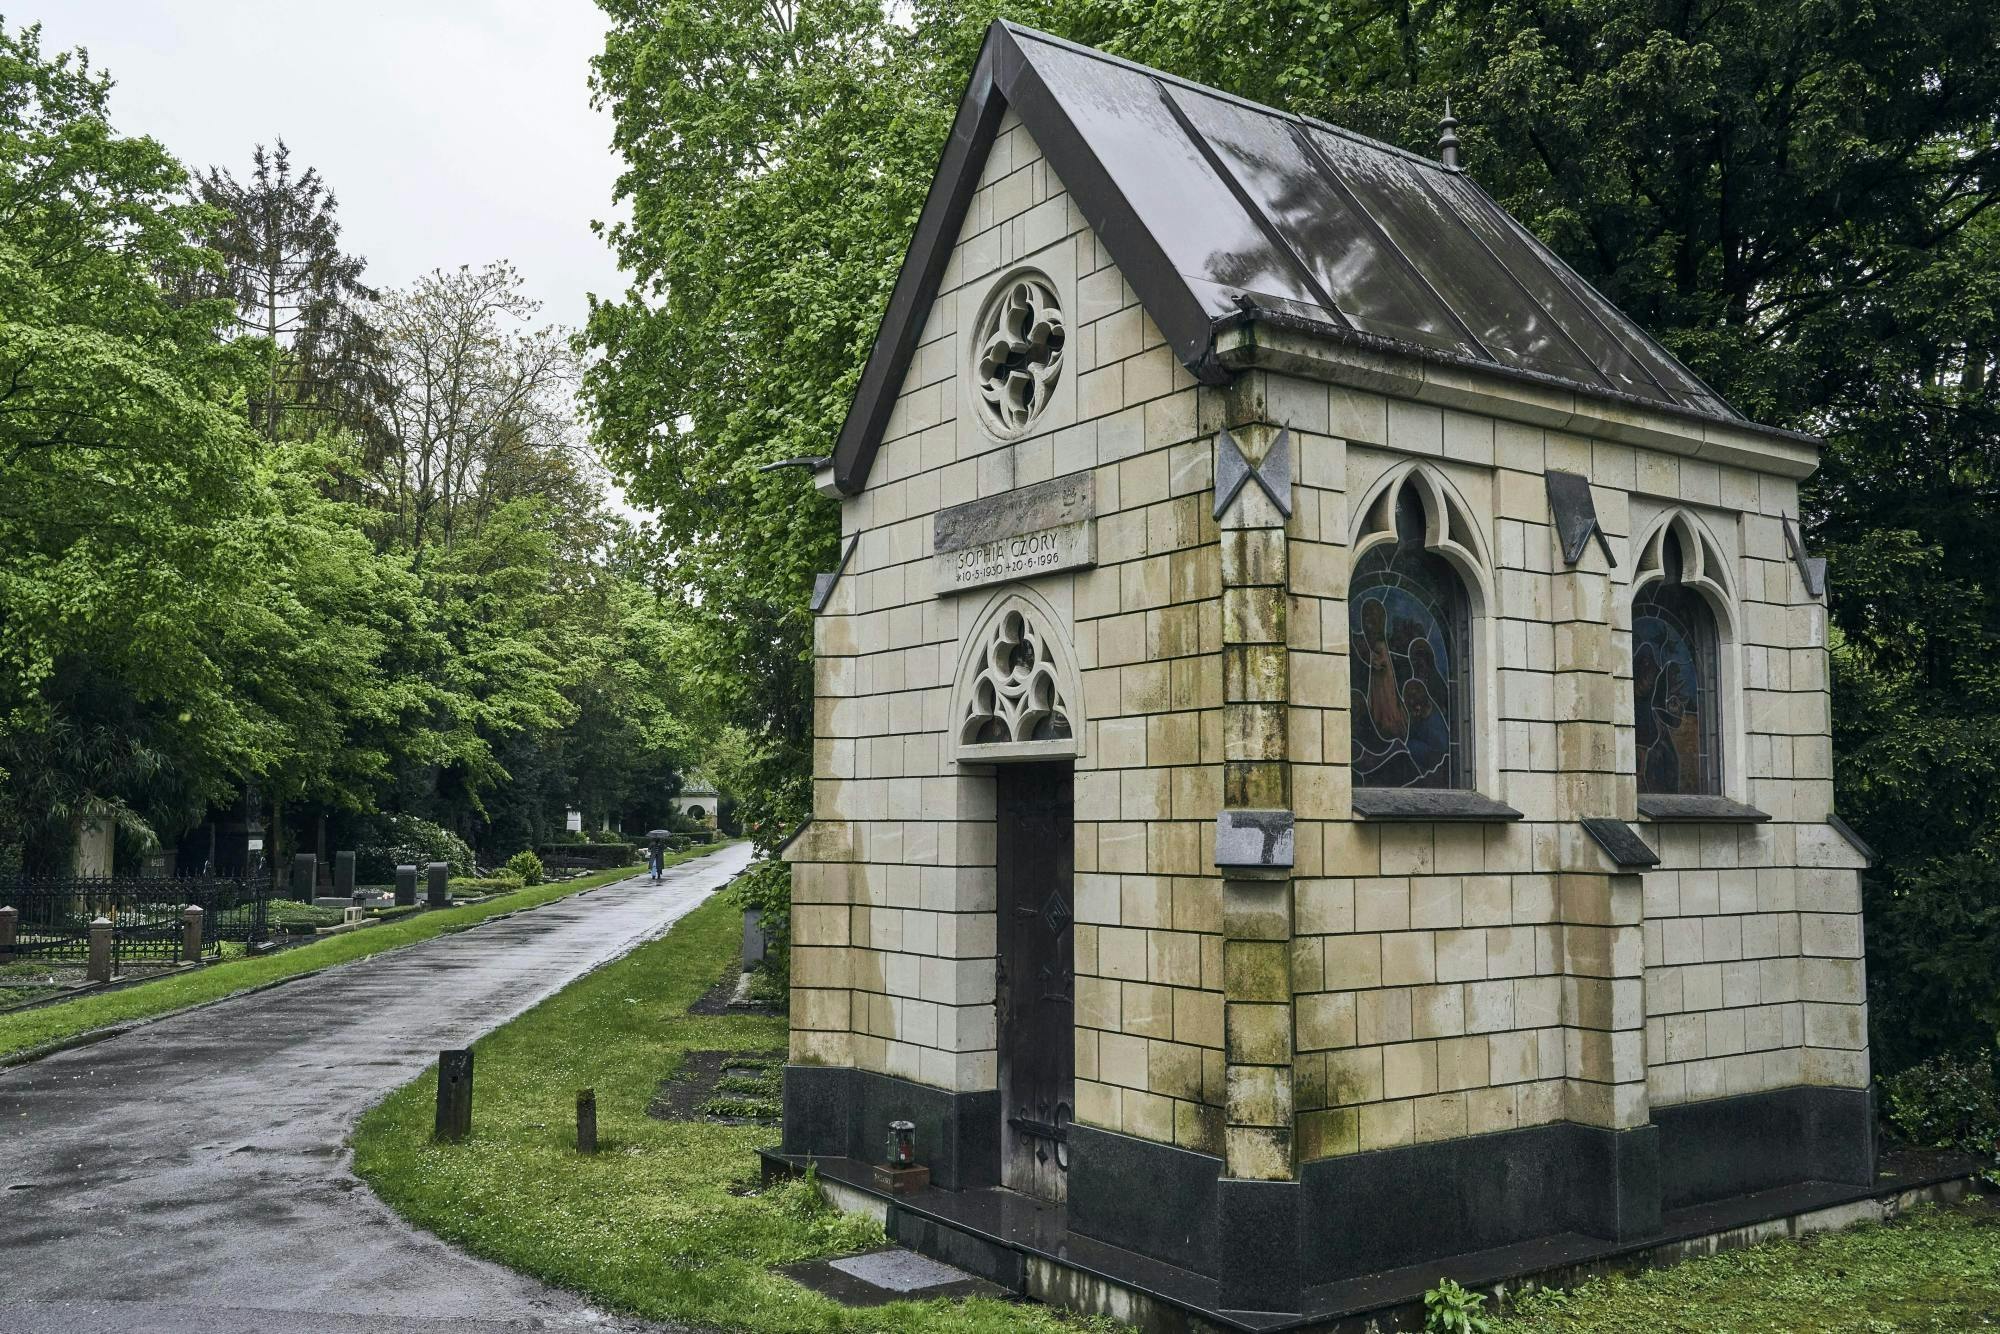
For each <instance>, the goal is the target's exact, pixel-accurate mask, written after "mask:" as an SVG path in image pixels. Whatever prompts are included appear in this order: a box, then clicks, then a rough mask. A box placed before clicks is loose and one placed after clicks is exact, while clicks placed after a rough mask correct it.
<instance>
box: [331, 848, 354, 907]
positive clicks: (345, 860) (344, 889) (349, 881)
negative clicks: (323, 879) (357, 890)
mask: <svg viewBox="0 0 2000 1334" xmlns="http://www.w3.org/2000/svg"><path fill="white" fill-rule="evenodd" d="M333 892H334V893H336V894H338V895H339V896H340V897H341V898H344V899H351V898H353V897H354V854H353V853H351V852H336V853H334V854H333Z"/></svg>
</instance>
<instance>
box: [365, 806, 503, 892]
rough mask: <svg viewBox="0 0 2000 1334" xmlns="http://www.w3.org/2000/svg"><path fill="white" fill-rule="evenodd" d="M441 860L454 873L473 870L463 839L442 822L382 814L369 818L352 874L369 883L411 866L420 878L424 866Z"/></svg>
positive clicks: (463, 873) (468, 849) (392, 876)
mask: <svg viewBox="0 0 2000 1334" xmlns="http://www.w3.org/2000/svg"><path fill="white" fill-rule="evenodd" d="M432 862H444V863H446V864H447V865H448V866H450V867H451V874H452V875H454V876H468V875H471V874H472V873H473V871H474V870H475V869H476V868H475V866H474V861H473V856H472V849H471V848H470V847H468V846H466V843H465V840H464V839H462V838H460V837H459V836H458V835H456V834H454V833H452V832H451V831H450V830H449V829H446V828H444V827H443V826H441V825H436V824H433V823H431V822H430V821H429V820H422V819H419V818H417V817H416V816H414V815H383V816H377V817H375V818H374V819H373V820H372V821H370V824H369V829H368V837H367V838H366V839H364V840H363V841H362V843H361V845H360V846H359V847H357V848H356V849H355V850H354V873H355V875H357V876H358V877H360V878H361V879H362V880H365V881H368V882H369V883H371V884H386V883H388V882H389V881H391V880H393V879H395V877H396V868H397V867H398V866H414V867H416V868H417V876H418V878H419V879H421V878H422V877H423V871H424V867H426V866H428V865H430V864H431V863H432Z"/></svg>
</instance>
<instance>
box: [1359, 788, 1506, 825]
mask: <svg viewBox="0 0 2000 1334" xmlns="http://www.w3.org/2000/svg"><path fill="white" fill-rule="evenodd" d="M1353 805H1354V814H1355V816H1356V818H1358V819H1363V820H1518V819H1520V818H1521V812H1519V811H1517V810H1515V809H1514V808H1513V807H1512V806H1509V805H1507V803H1505V802H1502V801H1495V800H1493V798H1491V797H1485V796H1481V795H1480V794H1479V793H1477V792H1472V791H1468V790H1466V789H1464V788H1452V787H1357V788H1355V789H1354V798H1353Z"/></svg>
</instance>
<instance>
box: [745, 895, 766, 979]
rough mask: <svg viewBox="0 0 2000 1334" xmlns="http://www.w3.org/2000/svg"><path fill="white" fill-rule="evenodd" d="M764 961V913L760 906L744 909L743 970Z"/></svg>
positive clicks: (746, 970) (747, 970)
mask: <svg viewBox="0 0 2000 1334" xmlns="http://www.w3.org/2000/svg"><path fill="white" fill-rule="evenodd" d="M763 962H764V913H763V911H762V910H761V909H758V908H745V909H744V910H743V971H744V972H746V973H747V972H749V971H750V970H751V969H752V968H755V967H757V966H758V965H759V964H761V963H763Z"/></svg>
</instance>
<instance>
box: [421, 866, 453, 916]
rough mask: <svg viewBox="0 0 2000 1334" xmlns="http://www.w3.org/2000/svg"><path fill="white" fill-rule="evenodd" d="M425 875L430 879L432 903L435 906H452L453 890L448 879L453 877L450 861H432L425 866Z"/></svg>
mask: <svg viewBox="0 0 2000 1334" xmlns="http://www.w3.org/2000/svg"><path fill="white" fill-rule="evenodd" d="M424 876H425V878H426V879H428V880H429V881H430V905H431V907H433V908H448V907H450V906H451V892H450V890H449V889H447V888H446V881H448V880H449V879H450V878H451V863H450V862H432V863H431V864H430V865H429V866H426V867H425V868H424Z"/></svg>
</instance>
